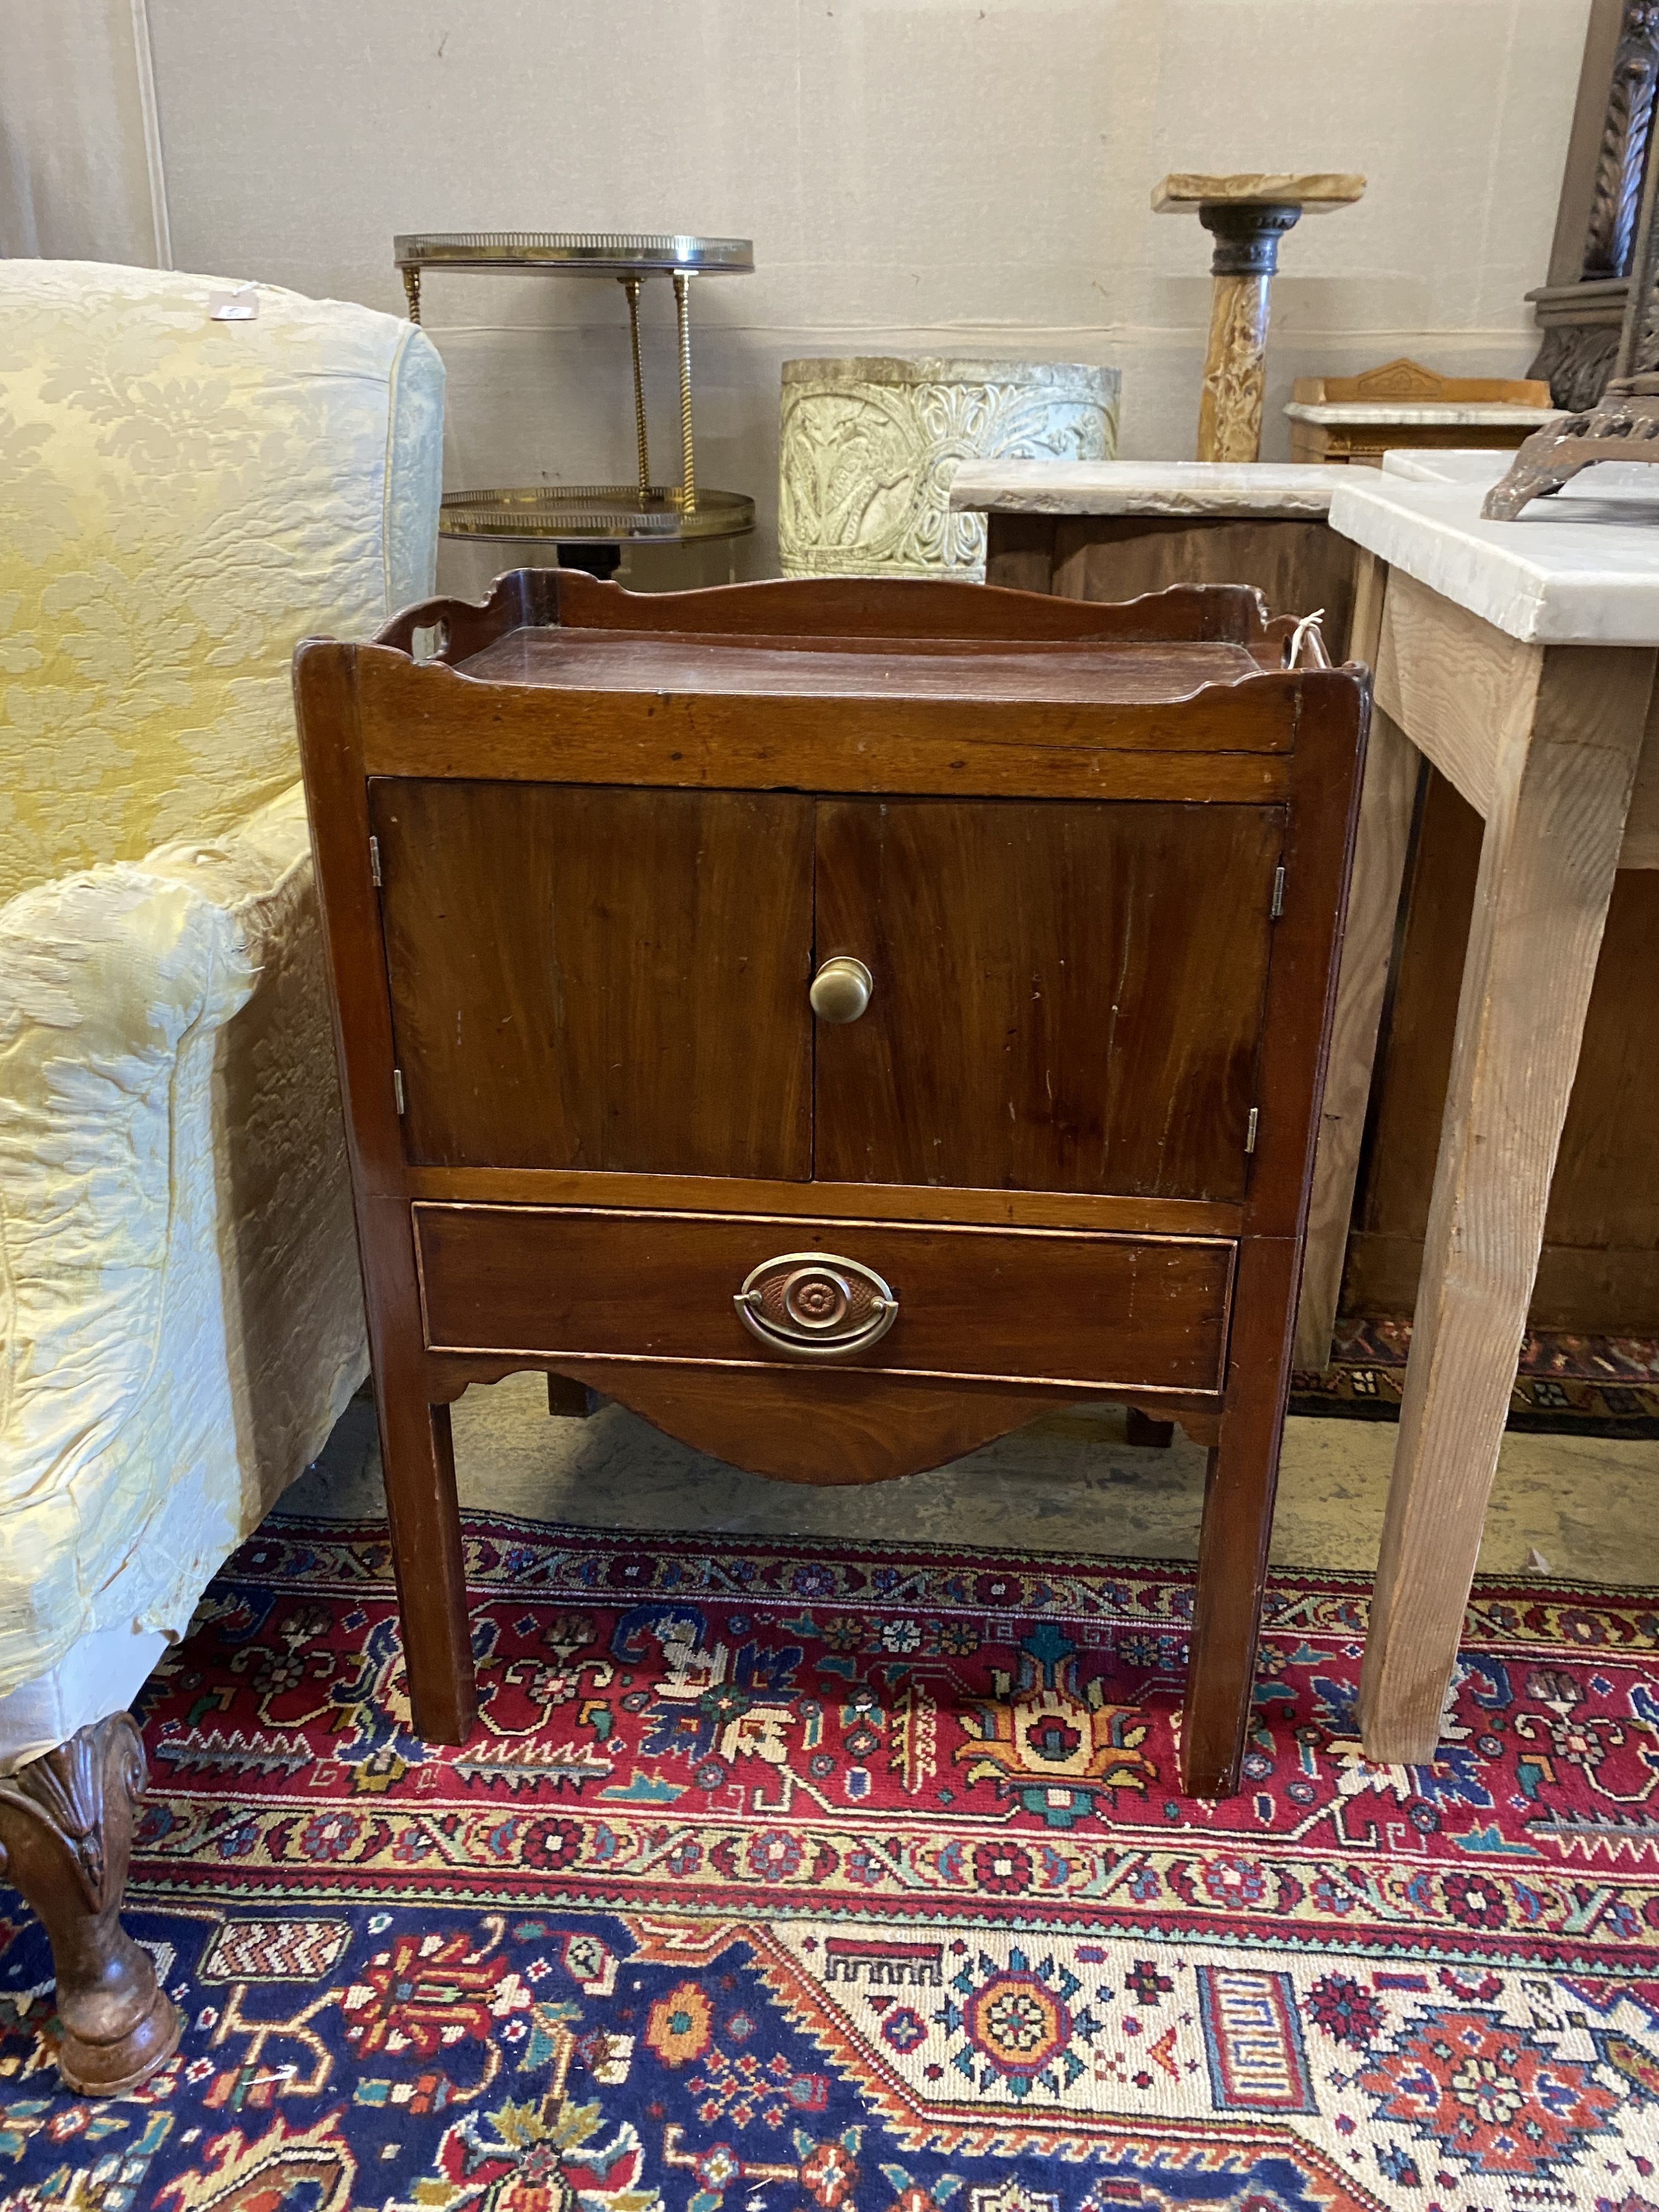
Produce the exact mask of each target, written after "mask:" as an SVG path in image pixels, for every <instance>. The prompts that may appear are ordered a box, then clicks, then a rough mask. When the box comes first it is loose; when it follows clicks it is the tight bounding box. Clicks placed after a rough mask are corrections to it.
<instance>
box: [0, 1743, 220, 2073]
mask: <svg viewBox="0 0 1659 2212" xmlns="http://www.w3.org/2000/svg"><path fill="white" fill-rule="evenodd" d="M143 1786H144V1752H143V1745H142V1744H141V1743H140V1741H139V1740H138V1729H137V1724H136V1723H135V1722H134V1720H133V1718H132V1716H131V1713H112V1714H111V1715H110V1717H109V1718H108V1719H107V1720H102V1721H98V1722H95V1723H94V1724H93V1725H92V1726H91V1727H90V1728H83V1729H81V1730H80V1732H79V1733H78V1734H77V1735H72V1736H71V1737H70V1740H69V1741H68V1742H67V1743H65V1744H60V1745H59V1746H58V1749H57V1750H56V1751H50V1752H48V1753H46V1757H45V1758H44V1759H35V1760H33V1762H32V1763H31V1764H30V1765H27V1766H24V1767H20V1768H19V1769H18V1771H16V1773H15V1774H12V1775H9V1776H8V1777H6V1778H4V1779H3V1780H0V1875H3V1877H4V1879H5V1880H6V1881H9V1882H12V1883H13V1884H15V1887H17V1888H18V1889H19V1890H20V1891H21V1893H22V1895H23V1899H24V1902H25V1903H26V1904H27V1905H30V1906H31V1907H32V1908H33V1911H34V1912H35V1913H36V1914H37V1915H38V1916H39V1917H40V1923H41V1925H42V1926H43V1927H44V1928H45V1929H46V1936H47V1940H48V1941H49V1942H50V1943H51V1945H52V1964H53V1966H54V1967H55V1968H56V1970H57V1974H58V2018H59V2020H60V2021H62V2023H63V2028H64V2040H63V2044H62V2046H61V2048H60V2049H59V2051H58V2071H59V2073H60V2074H62V2075H63V2077H64V2081H66V2082H67V2083H68V2084H69V2086H70V2088H71V2089H78V2090H81V2091H82V2093H84V2094H86V2095H88V2096H93V2097H111V2096H115V2095H118V2094H119V2093H120V2092H121V2091H123V2090H125V2089H131V2088H135V2087H137V2084H138V2083H139V2082H140V2081H143V2080H145V2079H146V2077H147V2076H148V2075H151V2074H153V2073H154V2072H155V2069H156V2068H157V2067H158V2066H160V2065H161V2063H163V2061H164V2060H166V2059H167V2058H169V2057H171V2056H172V2054H173V2051H174V2049H175V2048H176V2047H177V2045H178V2041H179V2032H180V2030H181V2028H182V2027H183V2022H182V2021H181V2020H180V2018H179V2011H178V2008H177V2007H176V2006H175V2005H174V2004H173V2001H172V1999H171V1998H170V1997H169V1996H167V1992H166V1990H163V1989H162V1988H161V1986H160V1984H158V1983H157V1981H156V1978H155V1966H154V1964H153V1963H152V1961H151V1960H150V1956H149V1952H148V1951H145V1950H143V1948H141V1947H140V1946H139V1945H138V1944H137V1943H135V1942H133V1940H132V1938H131V1936H129V1935H128V1934H127V1932H126V1930H125V1928H123V1927H122V1925H121V1899H122V1897H123V1894H124V1893H125V1889H126V1884H127V1858H128V1855H129V1853H130V1851H131V1847H132V1823H133V1812H134V1808H135V1807H136V1805H137V1802H138V1797H139V1795H140V1793H141V1792H142V1790H143Z"/></svg>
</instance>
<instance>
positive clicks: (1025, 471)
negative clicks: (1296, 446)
mask: <svg viewBox="0 0 1659 2212" xmlns="http://www.w3.org/2000/svg"><path fill="white" fill-rule="evenodd" d="M1500 458H1501V457H1500ZM1352 473H1353V471H1352V469H1349V468H1346V467H1343V466H1340V465H1334V466H1326V465H1323V464H1320V463H1309V462H1293V461H964V462H963V464H962V465H961V467H960V468H958V469H957V472H956V475H955V477H954V478H953V479H952V481H951V506H952V507H955V508H957V510H958V511H961V510H964V509H965V510H966V511H967V512H968V513H975V514H979V513H997V514H1234V515H1250V514H1267V515H1297V514H1304V515H1322V514H1323V513H1325V512H1326V510H1327V508H1328V507H1329V505H1330V502H1331V495H1332V493H1333V492H1334V490H1335V489H1337V487H1338V485H1339V484H1340V483H1342V482H1343V481H1344V480H1345V478H1346V477H1350V476H1352Z"/></svg>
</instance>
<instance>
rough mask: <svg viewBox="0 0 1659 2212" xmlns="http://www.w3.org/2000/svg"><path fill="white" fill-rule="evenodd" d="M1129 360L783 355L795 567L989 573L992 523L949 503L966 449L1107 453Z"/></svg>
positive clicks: (986, 454)
mask: <svg viewBox="0 0 1659 2212" xmlns="http://www.w3.org/2000/svg"><path fill="white" fill-rule="evenodd" d="M1117 393H1118V374H1117V371H1116V370H1115V368H1093V367H1091V366H1089V365H1087V364H1085V363H1082V362H1052V361H991V360H937V359H921V360H914V361H911V360H906V359H903V358H902V357H900V356H863V357H857V358H853V359H848V360H837V359H834V358H826V359H807V360H802V361H787V362H785V363H784V365H783V413H782V423H781V435H780V439H779V455H778V476H779V483H778V554H779V558H780V561H781V565H782V568H783V573H784V574H785V575H786V576H954V577H957V578H959V579H961V580H963V581H965V582H969V583H982V582H983V581H984V579H985V523H984V520H983V518H982V517H981V516H980V515H977V514H954V513H951V477H953V476H954V475H955V473H956V471H957V464H958V463H960V462H962V461H965V460H1011V459H1024V460H1069V461H1103V460H1109V459H1111V457H1112V455H1113V453H1115V451H1116V449H1117Z"/></svg>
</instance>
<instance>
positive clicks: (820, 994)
mask: <svg viewBox="0 0 1659 2212" xmlns="http://www.w3.org/2000/svg"><path fill="white" fill-rule="evenodd" d="M874 988H875V978H874V976H873V975H871V973H870V970H869V969H867V968H866V966H865V964H864V963H863V961H862V960H849V959H848V957H846V956H845V955H844V954H843V955H842V956H841V957H838V958H836V959H834V960H826V961H825V962H824V963H823V967H822V968H820V969H819V970H818V972H817V975H814V976H813V978H812V987H811V990H810V991H809V992H808V993H807V994H806V995H807V997H808V998H809V999H810V1000H811V1001H812V1012H814V1013H815V1014H816V1015H817V1018H818V1019H819V1020H820V1021H821V1022H855V1021H857V1019H858V1018H859V1016H860V1014H861V1013H862V1012H864V1010H865V1008H866V1006H868V1005H869V1003H870V994H871V992H872V990H873V989H874Z"/></svg>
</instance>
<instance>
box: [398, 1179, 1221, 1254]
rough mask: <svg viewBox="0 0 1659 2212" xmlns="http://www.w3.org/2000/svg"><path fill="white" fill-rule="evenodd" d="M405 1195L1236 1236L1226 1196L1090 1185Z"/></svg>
mask: <svg viewBox="0 0 1659 2212" xmlns="http://www.w3.org/2000/svg"><path fill="white" fill-rule="evenodd" d="M404 1187H405V1188H407V1191H408V1194H409V1195H410V1197H411V1198H431V1199H438V1200H447V1201H449V1202H451V1203H454V1202H463V1203H464V1202H467V1201H471V1202H472V1203H474V1204H477V1205H485V1206H489V1205H494V1206H625V1207H629V1208H635V1207H640V1206H652V1207H658V1206H660V1207H662V1208H664V1209H665V1211H667V1212H681V1213H684V1212H693V1213H713V1212H727V1211H730V1212H734V1213H818V1214H826V1215H827V1214H833V1215H835V1216H836V1218H844V1219H847V1220H852V1221H862V1220H869V1219H872V1218H873V1219H876V1220H879V1221H960V1222H962V1223H963V1224H965V1225H970V1226H974V1227H978V1228H986V1229H994V1228H1000V1229H1109V1230H1116V1231H1121V1232H1122V1233H1123V1234H1125V1235H1127V1236H1131V1237H1237V1234H1238V1232H1239V1226H1240V1224H1241V1222H1242V1220H1243V1208H1242V1207H1241V1206H1238V1205H1237V1203H1236V1202H1235V1201H1233V1200H1224V1199H1186V1198H1119V1197H1116V1196H1115V1195H1113V1194H1109V1193H1102V1192H1098V1191H1062V1190H1032V1191H1027V1190H969V1189H963V1190H945V1189H943V1188H941V1187H940V1186H939V1184H937V1183H927V1184H922V1183H877V1182H768V1181H767V1180H766V1179H765V1178H764V1177H763V1176H744V1177H735V1176H648V1175H604V1174H594V1173H590V1172H588V1171H587V1170H582V1169H574V1170H563V1169H556V1168H422V1167H416V1168H410V1169H409V1170H407V1172H406V1175H405V1177H404Z"/></svg>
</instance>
